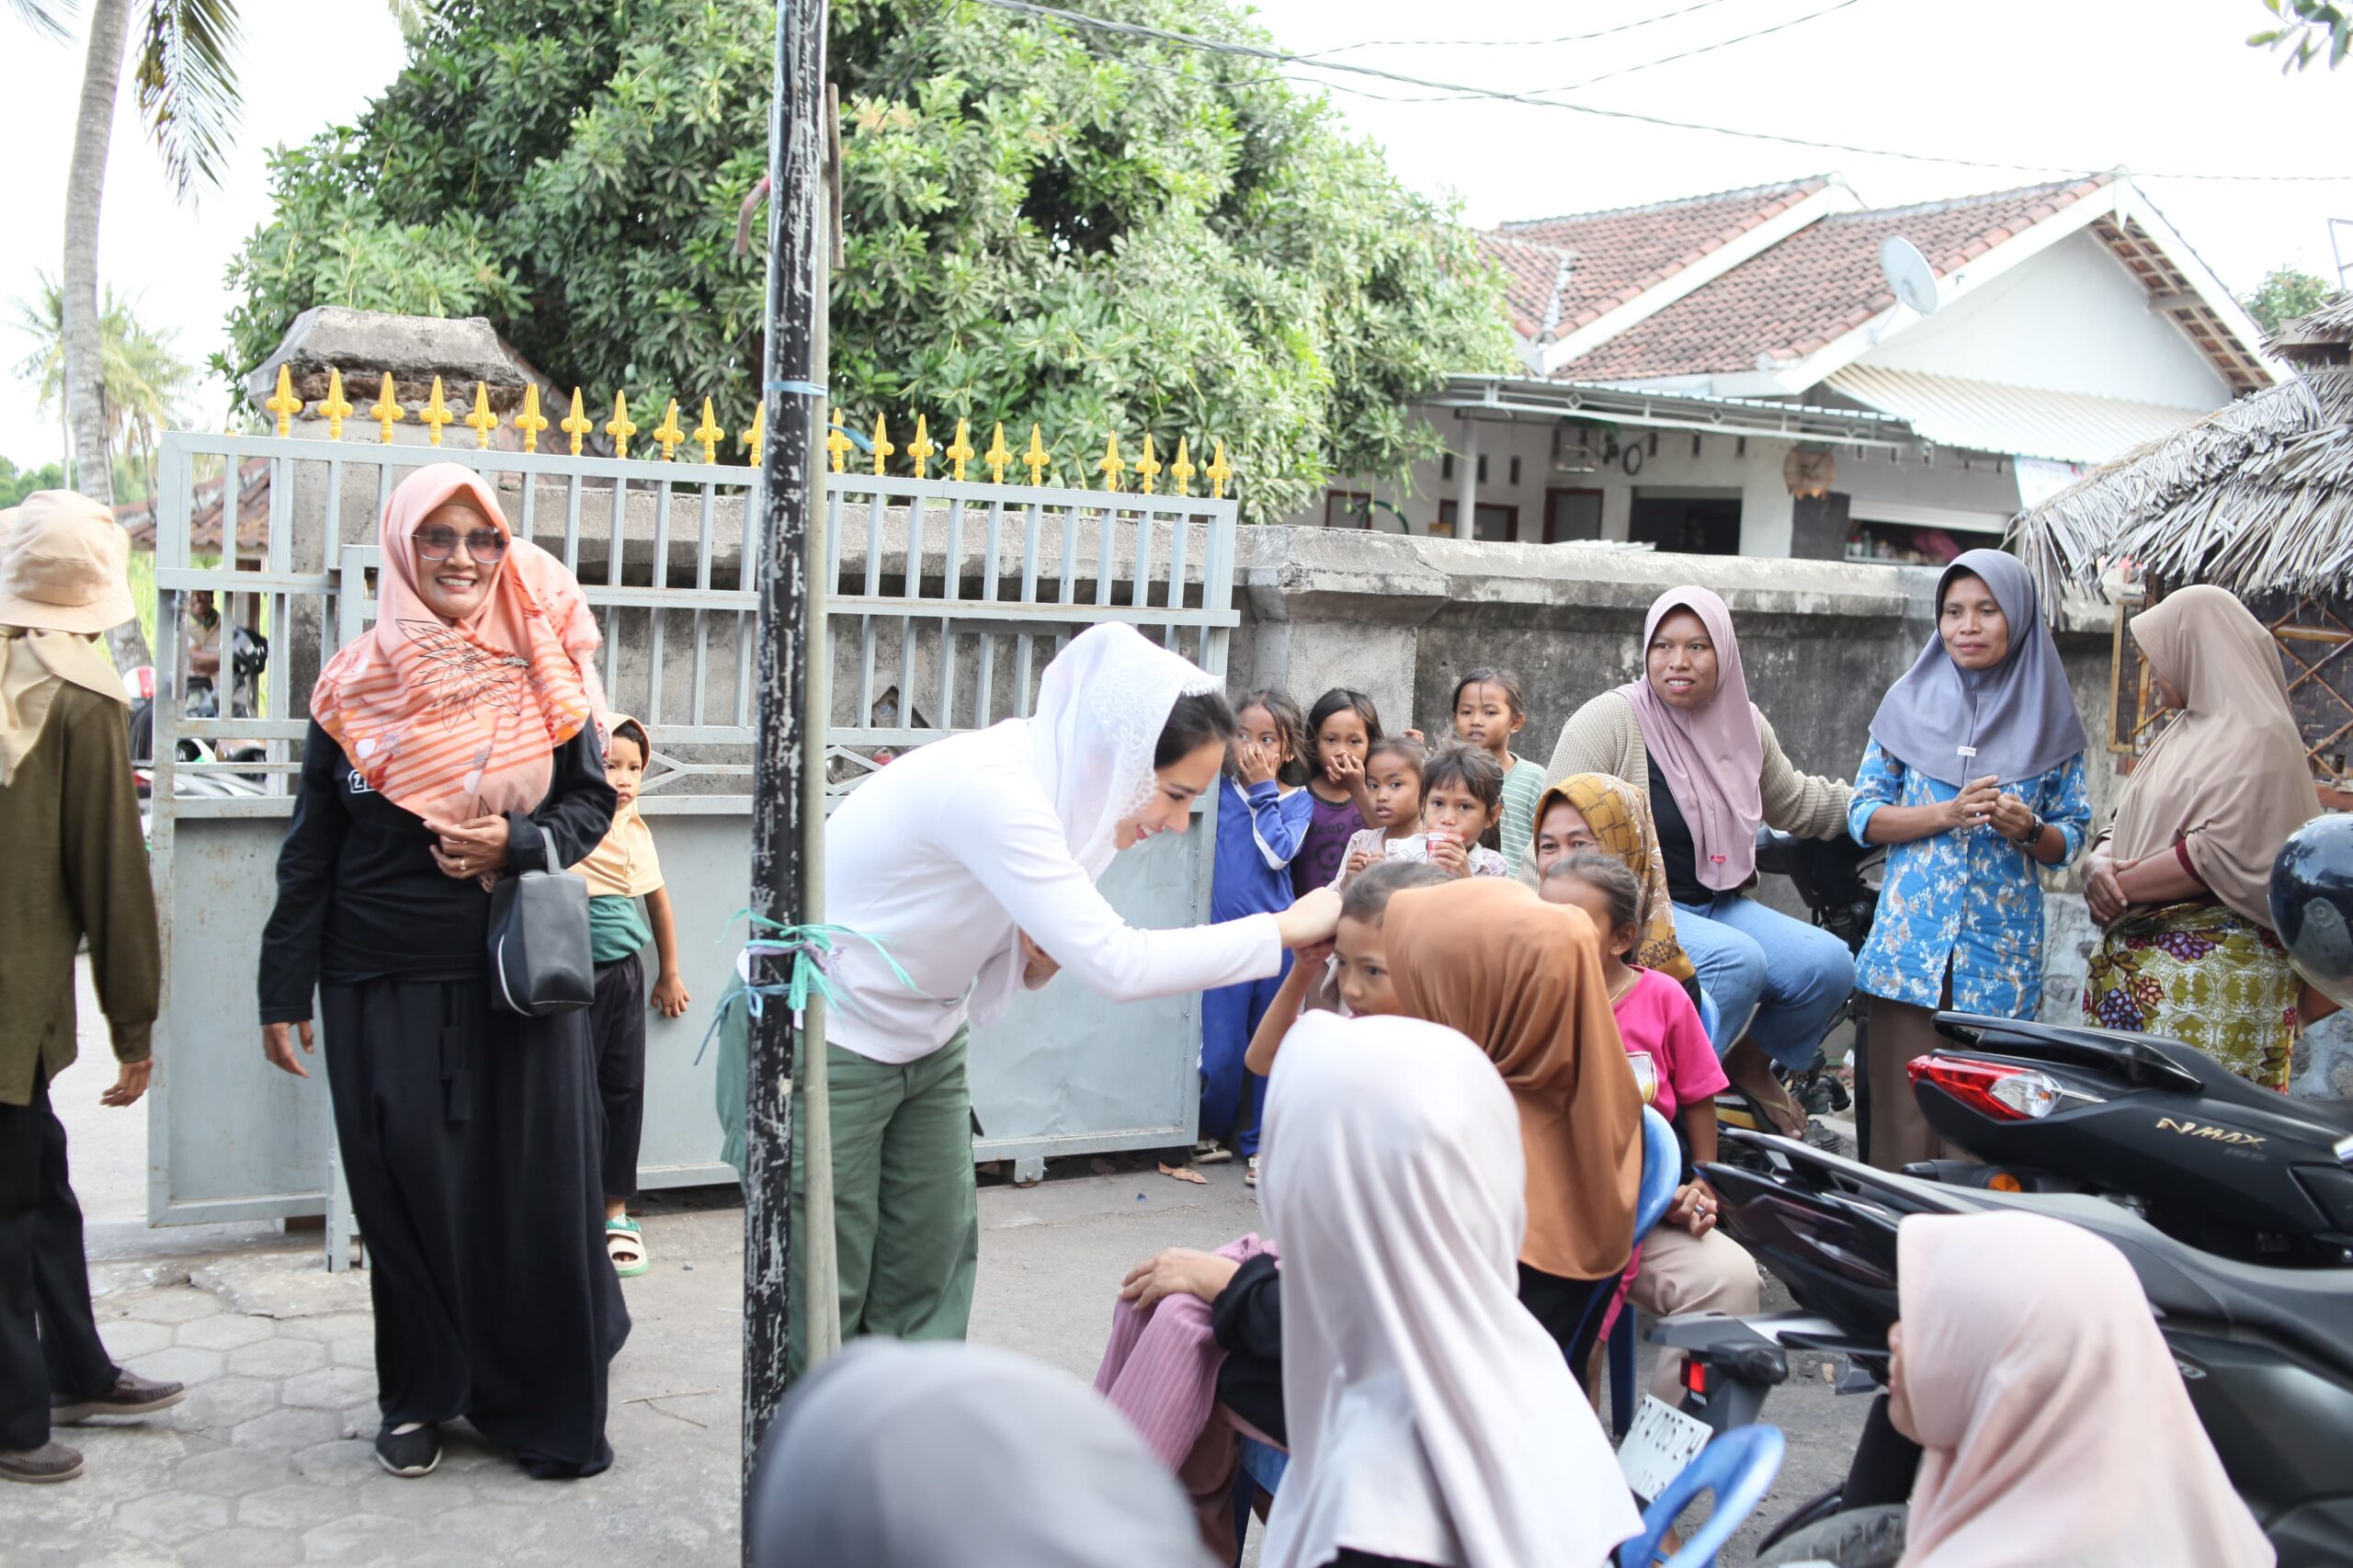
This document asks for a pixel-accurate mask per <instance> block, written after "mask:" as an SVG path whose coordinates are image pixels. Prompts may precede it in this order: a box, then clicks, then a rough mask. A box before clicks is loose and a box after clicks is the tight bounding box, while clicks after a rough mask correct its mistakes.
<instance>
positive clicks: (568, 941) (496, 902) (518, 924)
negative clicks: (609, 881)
mask: <svg viewBox="0 0 2353 1568" xmlns="http://www.w3.org/2000/svg"><path fill="white" fill-rule="evenodd" d="M596 995H597V965H596V963H595V961H594V960H592V959H591V958H590V957H589V948H588V884H587V883H586V882H585V881H581V880H580V879H579V878H578V877H575V876H574V875H572V874H571V873H570V872H568V871H525V872H522V873H521V874H519V875H517V876H512V877H502V878H500V879H499V881H498V885H497V886H496V887H494V888H493V889H491V892H490V999H491V1004H492V1006H495V1007H497V1008H498V1009H499V1010H500V1011H501V1012H506V1013H515V1014H519V1015H520V1016H522V1017H526V1018H545V1017H551V1016H553V1015H554V1014H557V1013H569V1012H571V1011H572V1010H573V1009H574V1008H575V1007H585V1006H588V1004H589V1003H590V1002H592V1001H594V1000H595V999H596Z"/></svg>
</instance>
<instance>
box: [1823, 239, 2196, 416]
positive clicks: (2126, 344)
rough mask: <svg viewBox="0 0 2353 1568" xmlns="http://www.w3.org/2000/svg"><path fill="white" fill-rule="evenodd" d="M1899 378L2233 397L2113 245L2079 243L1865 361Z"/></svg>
mask: <svg viewBox="0 0 2353 1568" xmlns="http://www.w3.org/2000/svg"><path fill="white" fill-rule="evenodd" d="M1858 363H1859V364H1864V365H1877V366H1883V367H1885V368H1887V369H1894V370H1921V371H1927V372H1928V373H1930V374H1933V375H1942V376H1964V377H1967V378H1969V379H1971V380H1972V381H2003V382H2007V383H2008V384H2010V385H2012V386H2022V387H2042V388H2047V389H2050V390H2052V391H2054V392H2086V393H2089V394H2091V395H2093V396H2097V397H2113V398H2125V399H2129V400H2131V401H2132V402H2135V403H2165V404H2168V405H2171V406H2173V407H2177V408H2195V409H2200V410H2206V409H2214V408H2220V407H2221V406H2222V404H2223V403H2228V402H2229V401H2230V397H2231V393H2230V389H2229V387H2228V386H2226V385H2225V384H2224V383H2223V381H2222V378H2221V377H2220V376H2218V375H2216V374H2215V373H2214V370H2213V369H2212V367H2211V365H2209V364H2208V363H2207V361H2206V358H2205V356H2204V355H2202V354H2200V352H2199V351H2198V349H2197V348H2196V347H2194V346H2193V345H2192V344H2191V343H2190V342H2189V340H2188V338H2186V337H2184V336H2183V335H2181V333H2180V332H2179V331H2178V330H2177V329H2176V328H2175V327H2174V326H2173V324H2171V323H2170V322H2168V321H2166V320H2165V317H2163V316H2161V315H2158V314H2155V313H2154V312H2151V311H2150V309H2149V294H2148V290H2146V289H2144V288H2143V286H2142V285H2141V283H2140V281H2139V280H2138V279H2136V278H2134V277H2133V276H2132V275H2131V273H2130V272H2128V271H2126V270H2125V268H2124V267H2123V264H2122V263H2120V262H2119V261H2118V260H2117V259H2116V258H2115V256H2112V255H2111V254H2109V249H2108V247H2107V246H2106V245H2104V244H2100V242H2099V241H2098V240H2097V239H2096V238H2094V237H2093V236H2092V235H2091V234H2089V233H2077V234H2073V235H2070V236H2069V237H2068V238H2066V239H2064V240H2063V241H2061V242H2060V243H2059V244H2055V245H2052V247H2051V248H2050V249H2049V250H2047V251H2045V252H2044V253H2042V254H2041V255H2040V256H2036V257H2035V258H2034V259H2033V260H2031V261H2029V262H2028V263H2027V264H2026V265H2025V266H2023V267H2018V268H2016V269H2014V270H2012V271H2010V272H2007V273H2005V274H2004V275H2003V276H2001V277H1999V278H1995V279H1994V280H1992V281H1991V282H1989V283H1987V284H1985V285H1984V287H1983V288H1982V289H1977V290H1972V291H1971V292H1969V293H1967V294H1964V295H1962V296H1961V298H1960V299H1958V300H1955V301H1952V302H1951V303H1950V304H1949V305H1947V306H1945V307H1944V308H1943V309H1942V310H1940V311H1938V312H1937V313H1936V314H1934V315H1932V316H1928V317H1926V318H1923V319H1920V320H1918V321H1915V323H1914V324H1912V325H1910V326H1908V327H1906V328H1904V330H1903V331H1902V332H1900V333H1897V334H1896V335H1893V337H1891V338H1889V339H1888V340H1887V341H1886V342H1884V343H1882V344H1881V345H1880V346H1879V347H1876V348H1873V349H1871V350H1870V352H1869V353H1867V354H1865V355H1863V356H1862V357H1861V358H1860V359H1859V361H1858Z"/></svg>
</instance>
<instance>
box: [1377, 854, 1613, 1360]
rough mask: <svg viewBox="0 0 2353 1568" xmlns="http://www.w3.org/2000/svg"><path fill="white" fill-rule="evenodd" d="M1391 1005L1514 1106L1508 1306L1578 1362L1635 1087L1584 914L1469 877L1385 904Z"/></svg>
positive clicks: (1595, 1309)
mask: <svg viewBox="0 0 2353 1568" xmlns="http://www.w3.org/2000/svg"><path fill="white" fill-rule="evenodd" d="M1383 929H1384V934H1385V937H1386V942H1385V944H1384V945H1385V946H1386V948H1387V950H1388V959H1389V969H1390V977H1391V980H1392V983H1394V984H1395V986H1396V990H1397V1000H1398V1002H1399V1003H1400V1004H1401V1011H1403V1012H1404V1014H1405V1015H1406V1016H1407V1017H1416V1018H1426V1019H1427V1020H1428V1021H1430V1022H1431V1023H1437V1024H1444V1025H1446V1026H1448V1027H1449V1028H1453V1029H1456V1030H1459V1031H1461V1033H1462V1034H1465V1035H1467V1036H1469V1037H1470V1038H1471V1040H1472V1042H1473V1043H1474V1044H1476V1045H1477V1046H1479V1047H1480V1049H1482V1050H1483V1051H1485V1052H1486V1053H1487V1055H1488V1056H1489V1058H1490V1059H1492V1060H1493V1061H1494V1062H1495V1066H1496V1068H1497V1070H1499V1071H1500V1072H1501V1073H1502V1074H1503V1075H1504V1082H1505V1084H1506V1085H1508V1086H1509V1087H1510V1089H1511V1093H1512V1099H1513V1101H1514V1103H1515V1104H1516V1105H1517V1106H1518V1108H1519V1132H1520V1142H1521V1145H1522V1147H1523V1149H1524V1151H1525V1153H1526V1155H1527V1159H1528V1233H1527V1235H1526V1237H1525V1238H1524V1239H1523V1241H1522V1242H1521V1244H1520V1249H1519V1299H1520V1301H1522V1302H1523V1303H1525V1304H1526V1305H1527V1307H1528V1310H1529V1312H1533V1313H1535V1314H1536V1318H1537V1321H1538V1322H1540V1323H1541V1324H1543V1325H1544V1327H1545V1328H1546V1330H1548V1331H1549V1332H1550V1333H1551V1334H1552V1337H1553V1338H1554V1339H1555V1340H1557V1341H1559V1342H1560V1346H1561V1348H1562V1350H1563V1352H1565V1353H1566V1354H1567V1356H1568V1358H1569V1365H1570V1366H1571V1367H1573V1368H1580V1369H1581V1368H1583V1367H1584V1366H1585V1364H1586V1358H1588V1357H1589V1356H1590V1355H1591V1353H1592V1350H1593V1343H1594V1339H1595V1336H1596V1335H1597V1332H1598V1331H1599V1328H1600V1325H1601V1316H1602V1310H1603V1308H1604V1306H1605V1305H1606V1304H1607V1302H1608V1300H1609V1297H1610V1295H1611V1293H1612V1292H1613V1291H1614V1290H1616V1289H1617V1287H1618V1280H1619V1277H1620V1275H1622V1274H1624V1273H1625V1271H1626V1262H1627V1259H1628V1257H1629V1256H1631V1254H1632V1252H1633V1247H1634V1195H1635V1190H1636V1188H1637V1187H1640V1185H1641V1183H1642V1175H1643V1147H1642V1143H1643V1139H1642V1114H1643V1100H1642V1094H1641V1091H1640V1090H1638V1089H1637V1088H1636V1087H1635V1086H1634V1074H1633V1070H1632V1068H1631V1067H1630V1066H1629V1065H1628V1064H1627V1062H1626V1050H1625V1047H1624V1046H1623V1045H1622V1044H1620V1041H1619V1039H1618V1020H1617V1018H1616V1017H1615V1016H1614V1015H1613V1014H1612V1013H1611V1012H1610V1010H1609V994H1608V987H1606V986H1605V985H1604V984H1603V983H1602V980H1601V961H1600V957H1599V953H1600V944H1599V938H1598V937H1596V936H1595V934H1594V929H1593V922H1592V921H1590V920H1588V919H1586V916H1585V915H1584V913H1583V912H1582V911H1579V910H1575V909H1571V908H1567V907H1564V906H1563V905H1559V904H1551V903H1545V902H1544V901H1543V900H1542V899H1540V898H1539V897H1538V896H1537V895H1536V893H1535V892H1534V890H1532V889H1530V888H1528V887H1524V886H1522V885H1521V884H1520V883H1518V882H1516V881H1504V880H1502V879H1498V878H1483V877H1472V878H1466V879H1464V880H1463V881H1458V882H1451V883H1449V884H1448V885H1446V886H1444V887H1435V888H1416V889H1414V890H1412V891H1409V892H1401V893H1399V894H1398V895H1397V896H1396V897H1394V898H1393V899H1392V900H1390V903H1389V918H1388V921H1387V923H1386V925H1385V926H1384V928H1383Z"/></svg>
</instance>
